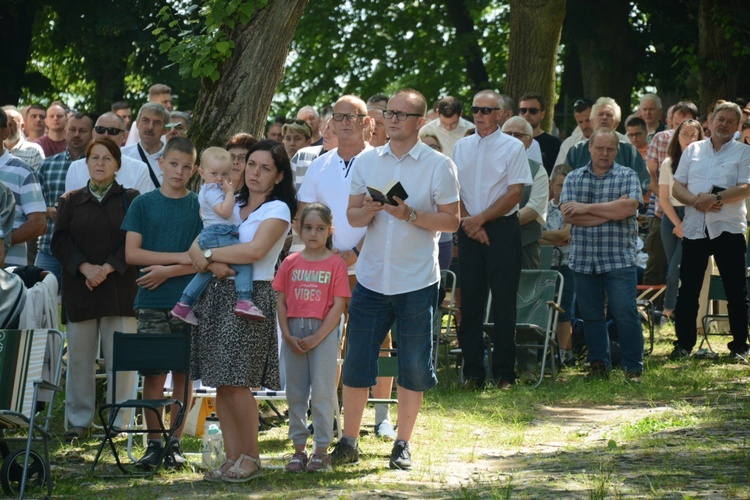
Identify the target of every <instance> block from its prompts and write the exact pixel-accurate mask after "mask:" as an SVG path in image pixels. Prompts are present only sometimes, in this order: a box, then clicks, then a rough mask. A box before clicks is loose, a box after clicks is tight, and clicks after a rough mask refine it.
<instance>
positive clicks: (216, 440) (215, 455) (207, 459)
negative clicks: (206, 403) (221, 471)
mask: <svg viewBox="0 0 750 500" xmlns="http://www.w3.org/2000/svg"><path fill="white" fill-rule="evenodd" d="M205 429H206V430H205V432H204V433H203V467H205V468H206V469H208V470H216V469H218V468H219V467H221V464H223V463H224V440H223V438H222V435H221V427H219V419H218V418H217V417H216V414H215V413H212V414H211V416H210V417H206V423H205Z"/></svg>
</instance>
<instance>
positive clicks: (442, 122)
mask: <svg viewBox="0 0 750 500" xmlns="http://www.w3.org/2000/svg"><path fill="white" fill-rule="evenodd" d="M437 111H438V117H437V119H435V120H432V121H431V122H429V123H428V124H426V125H425V126H424V127H422V129H421V130H420V131H419V137H424V136H425V135H426V134H433V135H434V136H435V137H437V138H438V140H439V141H440V145H441V146H442V147H443V154H444V155H445V156H447V157H448V158H453V147H454V146H455V145H456V143H457V142H458V141H459V140H461V139H463V138H464V136H465V135H466V132H468V131H469V130H471V129H473V128H474V124H473V123H471V122H470V121H468V120H464V119H463V117H462V115H463V112H464V109H463V104H462V103H461V101H459V100H458V99H456V98H455V97H451V96H446V97H443V98H442V99H440V100H439V101H438V102H437Z"/></svg>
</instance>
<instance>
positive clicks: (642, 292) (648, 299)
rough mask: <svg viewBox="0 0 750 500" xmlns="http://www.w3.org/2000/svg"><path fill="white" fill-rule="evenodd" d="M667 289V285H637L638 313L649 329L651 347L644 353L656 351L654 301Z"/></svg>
mask: <svg viewBox="0 0 750 500" xmlns="http://www.w3.org/2000/svg"><path fill="white" fill-rule="evenodd" d="M666 289H667V285H637V287H636V290H637V291H638V296H637V297H636V302H635V303H636V307H637V308H638V314H640V315H641V318H642V319H643V321H644V322H645V323H646V329H647V331H648V340H649V347H648V349H646V350H645V351H643V353H644V354H651V353H652V352H653V351H654V326H655V324H656V307H655V305H654V303H655V302H656V299H657V298H658V297H659V296H660V295H661V294H663V293H664V291H665V290H666Z"/></svg>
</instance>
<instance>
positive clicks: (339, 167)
mask: <svg viewBox="0 0 750 500" xmlns="http://www.w3.org/2000/svg"><path fill="white" fill-rule="evenodd" d="M371 149H373V148H372V146H370V145H368V146H367V147H366V148H365V149H364V150H362V152H361V153H359V154H358V155H357V156H355V157H353V158H352V159H351V161H350V162H349V165H348V166H347V164H346V162H345V161H344V160H343V159H342V158H341V156H339V153H338V151H339V150H338V148H337V149H333V150H331V151H329V152H328V154H325V155H323V156H321V157H318V158H316V159H315V160H313V162H312V163H311V164H310V166H309V167H308V169H307V174H306V175H305V179H304V181H302V186H300V189H299V193H298V197H299V201H301V202H304V203H313V202H315V201H317V202H320V203H323V204H324V205H326V206H327V207H328V208H330V209H331V212H332V213H333V227H334V228H335V229H334V231H333V248H335V249H337V250H339V251H341V252H343V251H345V250H350V249H351V248H352V247H353V246H355V245H358V244H359V242H360V241H361V240H362V238H363V237H364V235H365V230H366V229H365V228H364V227H352V226H351V225H350V224H349V221H348V220H347V218H346V208H347V207H348V206H349V188H350V186H351V182H352V171H353V170H354V167H355V165H356V163H357V161H358V158H359V157H360V156H361V155H362V154H363V153H364V152H366V151H369V150H371Z"/></svg>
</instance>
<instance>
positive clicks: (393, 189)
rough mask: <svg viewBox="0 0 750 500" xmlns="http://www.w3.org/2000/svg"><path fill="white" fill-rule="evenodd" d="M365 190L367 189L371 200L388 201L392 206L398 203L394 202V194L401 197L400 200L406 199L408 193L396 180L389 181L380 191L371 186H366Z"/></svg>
mask: <svg viewBox="0 0 750 500" xmlns="http://www.w3.org/2000/svg"><path fill="white" fill-rule="evenodd" d="M367 191H369V193H370V196H371V197H372V199H373V200H375V201H379V202H380V203H388V204H389V205H393V206H396V205H398V203H396V201H395V200H394V199H393V197H394V196H397V197H398V198H401V200H402V201H404V200H406V198H408V197H409V195H408V194H406V190H405V189H404V186H402V185H401V183H400V182H399V181H396V180H393V181H391V182H389V183H388V185H387V186H385V188H384V189H383V190H382V191H381V190H380V189H377V188H374V187H372V186H367Z"/></svg>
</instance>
